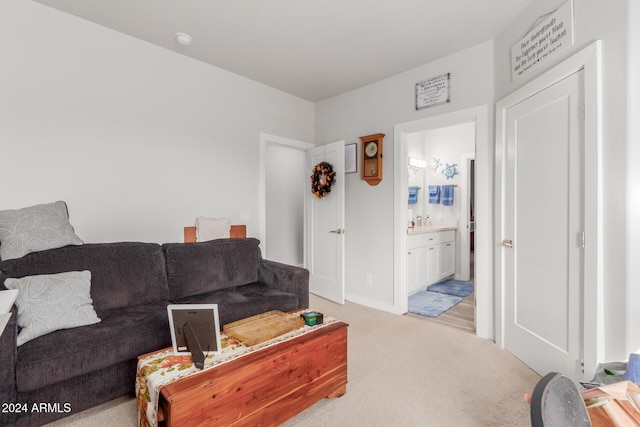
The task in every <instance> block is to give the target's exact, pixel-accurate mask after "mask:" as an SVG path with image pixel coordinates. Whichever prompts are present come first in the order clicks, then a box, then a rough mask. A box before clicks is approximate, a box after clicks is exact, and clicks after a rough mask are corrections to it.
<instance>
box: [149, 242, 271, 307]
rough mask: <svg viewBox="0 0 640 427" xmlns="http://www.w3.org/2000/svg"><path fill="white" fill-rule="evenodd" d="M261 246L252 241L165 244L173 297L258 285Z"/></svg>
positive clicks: (170, 288)
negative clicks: (255, 283)
mask: <svg viewBox="0 0 640 427" xmlns="http://www.w3.org/2000/svg"><path fill="white" fill-rule="evenodd" d="M258 244H259V242H258V240H257V239H253V238H249V239H218V240H211V241H208V242H198V243H165V244H164V245H162V247H163V249H164V253H165V256H166V262H167V278H168V280H169V295H170V298H171V299H172V300H175V299H180V298H184V297H187V296H191V295H199V294H203V293H207V292H211V291H215V290H219V289H224V288H230V287H234V286H239V285H245V284H248V283H253V282H255V281H256V280H257V279H258V265H259V264H260V259H261V255H260V248H259V247H258Z"/></svg>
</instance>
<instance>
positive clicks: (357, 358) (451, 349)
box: [51, 295, 540, 427]
mask: <svg viewBox="0 0 640 427" xmlns="http://www.w3.org/2000/svg"><path fill="white" fill-rule="evenodd" d="M310 306H311V308H313V309H314V310H317V311H320V312H321V313H324V314H325V315H327V316H331V317H335V318H338V319H340V320H343V321H344V322H346V323H348V324H349V332H348V334H349V342H348V363H349V367H348V372H349V373H348V375H349V383H348V384H347V394H345V395H344V396H342V397H340V398H336V399H324V400H321V401H320V402H318V403H317V404H315V405H314V406H312V407H311V408H309V409H307V410H306V411H304V412H302V413H301V414H299V415H298V416H296V417H294V418H292V419H291V420H289V421H288V422H286V423H285V424H284V426H285V427H298V426H313V427H325V426H326V427H342V426H345V427H359V426H365V425H366V426H373V427H376V426H403V427H412V426H416V427H418V426H420V427H422V426H435V427H439V426H459V427H466V426H474V427H483V426H491V427H495V426H509V427H520V426H530V425H531V423H530V420H529V405H528V404H527V403H525V401H524V399H523V395H524V394H525V393H531V392H532V391H533V388H534V387H535V384H536V383H537V382H538V381H539V380H540V376H539V375H538V374H536V373H535V372H533V371H532V370H531V369H530V368H528V367H527V366H526V365H524V364H523V363H522V362H520V361H519V360H518V359H516V358H515V357H513V356H512V355H511V354H510V353H508V352H506V351H504V350H501V349H500V348H498V347H497V346H496V345H495V344H494V343H493V342H492V341H488V340H484V339H480V338H478V337H476V336H474V335H473V334H470V333H468V332H464V331H460V330H457V329H454V328H450V327H446V326H443V325H440V324H438V323H435V322H427V321H420V320H417V319H415V318H412V317H409V316H398V315H395V314H391V313H387V312H383V311H380V310H375V309H372V308H368V307H364V306H361V305H358V304H354V303H351V302H347V303H346V304H344V305H340V304H335V303H333V302H330V301H327V300H324V299H322V298H319V297H317V296H315V295H311V298H310ZM132 381H133V379H132ZM132 387H133V386H132ZM116 425H117V426H123V427H126V426H131V427H135V426H136V406H135V400H134V399H133V397H127V398H120V399H116V400H114V401H111V402H108V403H106V404H104V405H101V406H98V407H95V408H92V409H89V410H87V411H84V412H81V413H78V414H74V415H72V416H70V417H67V418H64V419H62V420H60V421H57V422H55V423H53V424H51V426H56V427H62V426H64V427H101V426H116Z"/></svg>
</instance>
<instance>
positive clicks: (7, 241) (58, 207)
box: [0, 201, 84, 261]
mask: <svg viewBox="0 0 640 427" xmlns="http://www.w3.org/2000/svg"><path fill="white" fill-rule="evenodd" d="M83 243H84V242H83V241H82V240H80V238H79V237H78V236H76V233H75V231H74V229H73V227H72V226H71V224H70V223H69V213H68V211H67V204H66V203H65V202H63V201H58V202H53V203H47V204H43V205H36V206H30V207H28V208H23V209H15V210H6V211H0V260H3V261H5V260H8V259H15V258H22V257H23V256H25V255H26V254H29V253H31V252H38V251H43V250H46V249H55V248H61V247H63V246H67V245H82V244H83Z"/></svg>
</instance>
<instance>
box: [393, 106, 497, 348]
mask: <svg viewBox="0 0 640 427" xmlns="http://www.w3.org/2000/svg"><path fill="white" fill-rule="evenodd" d="M471 122H474V123H475V125H476V132H475V133H476V136H475V137H476V163H475V165H476V222H478V223H479V224H482V226H481V227H480V228H477V229H476V236H475V237H476V245H477V247H478V250H477V253H476V275H475V277H476V282H475V283H476V291H475V292H476V335H477V336H478V337H481V338H486V339H493V338H494V313H493V310H494V308H493V302H494V298H493V288H492V286H491V284H492V283H493V282H492V279H493V269H492V265H493V254H494V251H493V246H492V236H493V222H492V219H491V218H492V212H491V210H492V205H491V203H490V202H489V201H490V200H493V185H492V179H493V172H492V171H493V153H492V147H491V145H490V139H489V107H488V106H487V105H482V106H478V107H472V108H468V109H465V110H460V111H455V112H452V113H447V114H442V115H438V116H434V117H428V118H425V119H420V120H415V121H412V122H408V123H401V124H397V125H395V126H394V139H393V140H394V183H395V184H394V192H393V193H394V194H393V203H394V226H393V234H394V239H393V269H394V274H393V289H394V291H393V309H394V312H395V313H397V314H404V313H406V312H407V309H408V307H407V305H408V298H409V295H408V291H407V277H406V262H407V260H406V258H407V256H406V255H407V214H406V206H407V204H406V201H407V199H408V197H409V190H408V177H407V173H406V170H407V141H406V137H407V135H408V134H411V133H415V132H420V131H424V130H429V129H438V128H443V127H448V126H454V125H459V124H463V123H471ZM480 194H481V195H482V196H481V197H480V196H479V195H480Z"/></svg>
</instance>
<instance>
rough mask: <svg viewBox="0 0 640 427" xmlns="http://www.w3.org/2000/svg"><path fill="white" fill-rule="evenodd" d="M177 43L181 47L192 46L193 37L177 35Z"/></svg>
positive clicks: (183, 34)
mask: <svg viewBox="0 0 640 427" xmlns="http://www.w3.org/2000/svg"><path fill="white" fill-rule="evenodd" d="M176 42H178V44H179V45H181V46H189V45H190V44H191V36H190V35H189V34H185V33H176Z"/></svg>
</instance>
